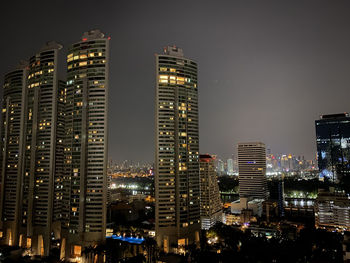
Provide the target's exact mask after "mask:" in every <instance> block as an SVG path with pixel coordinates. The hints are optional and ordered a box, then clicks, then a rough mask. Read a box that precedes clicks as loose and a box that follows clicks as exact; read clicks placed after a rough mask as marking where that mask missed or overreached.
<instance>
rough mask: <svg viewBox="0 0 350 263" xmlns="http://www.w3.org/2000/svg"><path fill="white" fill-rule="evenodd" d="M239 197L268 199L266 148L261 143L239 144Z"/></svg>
mask: <svg viewBox="0 0 350 263" xmlns="http://www.w3.org/2000/svg"><path fill="white" fill-rule="evenodd" d="M237 151H238V172H239V197H240V198H242V197H247V198H251V199H255V198H256V199H262V200H265V199H267V198H268V189H267V181H266V148H265V144H263V143H261V142H248V143H239V144H238V145H237Z"/></svg>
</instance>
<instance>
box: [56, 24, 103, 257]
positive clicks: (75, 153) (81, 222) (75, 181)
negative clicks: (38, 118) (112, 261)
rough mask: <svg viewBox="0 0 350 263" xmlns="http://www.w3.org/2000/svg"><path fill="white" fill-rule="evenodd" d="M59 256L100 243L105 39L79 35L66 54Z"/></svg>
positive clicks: (73, 254)
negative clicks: (64, 133) (63, 164)
mask: <svg viewBox="0 0 350 263" xmlns="http://www.w3.org/2000/svg"><path fill="white" fill-rule="evenodd" d="M67 67H68V69H67V89H66V98H67V99H66V129H65V130H66V137H65V178H64V188H63V189H64V198H63V207H62V210H63V211H62V213H63V224H62V228H63V230H62V235H63V239H62V249H61V257H69V258H70V257H80V256H81V252H82V250H83V248H84V247H86V246H94V245H96V244H98V243H99V242H101V241H103V240H104V239H105V235H106V230H105V229H106V206H107V161H108V158H107V152H108V149H107V131H108V126H107V111H108V106H107V105H108V104H107V103H108V70H109V38H107V37H105V36H104V34H103V33H101V32H100V31H99V30H92V31H89V32H85V33H84V34H83V36H82V39H81V40H80V41H79V42H77V43H75V44H73V45H71V46H70V47H69V50H68V56H67Z"/></svg>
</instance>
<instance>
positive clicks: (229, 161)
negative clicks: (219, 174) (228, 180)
mask: <svg viewBox="0 0 350 263" xmlns="http://www.w3.org/2000/svg"><path fill="white" fill-rule="evenodd" d="M227 174H228V175H232V174H233V159H227Z"/></svg>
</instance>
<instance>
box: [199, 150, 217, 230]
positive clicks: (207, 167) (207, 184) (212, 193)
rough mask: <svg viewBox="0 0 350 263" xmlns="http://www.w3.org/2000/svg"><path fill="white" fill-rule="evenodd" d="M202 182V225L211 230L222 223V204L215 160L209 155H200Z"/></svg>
mask: <svg viewBox="0 0 350 263" xmlns="http://www.w3.org/2000/svg"><path fill="white" fill-rule="evenodd" d="M200 182H201V225H202V229H206V230H207V229H209V228H210V227H212V226H213V225H215V223H216V222H221V221H222V203H221V200H220V192H219V185H218V181H217V175H216V171H215V164H214V158H213V157H212V156H210V155H208V154H203V155H202V154H201V155H200Z"/></svg>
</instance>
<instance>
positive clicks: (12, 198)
mask: <svg viewBox="0 0 350 263" xmlns="http://www.w3.org/2000/svg"><path fill="white" fill-rule="evenodd" d="M27 75H28V63H26V62H23V63H22V64H21V65H19V66H18V68H17V69H16V70H14V71H12V72H10V73H8V74H6V75H5V79H4V85H3V104H2V111H1V115H2V116H1V121H2V123H1V141H0V142H1V151H0V161H1V162H0V164H1V196H0V220H1V221H0V222H1V229H2V230H3V235H4V237H5V239H6V240H5V242H6V244H8V245H18V243H19V227H20V225H21V210H20V209H19V207H20V206H21V200H22V191H21V184H22V174H21V173H20V171H19V167H18V166H19V163H20V161H19V160H20V155H21V154H22V153H23V147H21V146H22V145H23V138H24V136H23V131H24V127H23V126H24V107H25V99H26V85H27V84H26V83H27Z"/></svg>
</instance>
